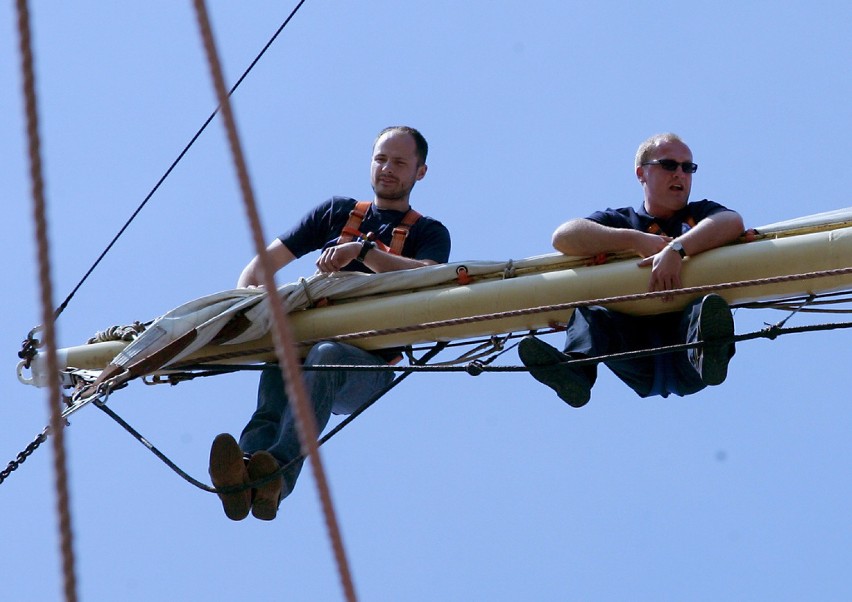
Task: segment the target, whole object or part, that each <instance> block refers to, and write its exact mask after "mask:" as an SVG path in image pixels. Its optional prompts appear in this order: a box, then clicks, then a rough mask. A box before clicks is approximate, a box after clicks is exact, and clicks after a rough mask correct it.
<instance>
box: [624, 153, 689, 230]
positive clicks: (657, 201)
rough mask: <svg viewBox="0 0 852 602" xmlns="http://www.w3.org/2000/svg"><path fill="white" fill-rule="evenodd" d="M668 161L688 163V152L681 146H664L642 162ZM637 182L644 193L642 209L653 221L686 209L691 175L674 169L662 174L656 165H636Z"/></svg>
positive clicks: (662, 170) (661, 170) (681, 168)
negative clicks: (652, 217)
mask: <svg viewBox="0 0 852 602" xmlns="http://www.w3.org/2000/svg"><path fill="white" fill-rule="evenodd" d="M661 159H672V160H674V161H677V162H678V163H683V162H685V161H690V162H691V161H692V152H691V151H690V150H689V147H688V146H686V145H685V144H684V143H682V142H677V141H671V142H664V143H663V144H661V145H659V146H658V147H657V148H655V149H654V150H653V152H651V155H650V156H649V157H648V158H647V159H646V161H659V160H661ZM636 175H637V177H638V178H639V182H640V183H641V184H642V187H643V188H644V189H645V209H647V210H648V211H649V212H650V213H651V214H652V215H655V216H656V217H668V216H669V215H671V214H672V213H674V212H675V211H677V210H678V209H681V208H683V207H684V206H686V203H687V201H688V200H689V192H690V190H691V189H692V174H691V173H686V172H684V171H683V167H681V166H678V167H677V169H675V171H666V170H665V169H663V168H662V166H660V165H644V166H642V165H640V166H639V167H637V168H636Z"/></svg>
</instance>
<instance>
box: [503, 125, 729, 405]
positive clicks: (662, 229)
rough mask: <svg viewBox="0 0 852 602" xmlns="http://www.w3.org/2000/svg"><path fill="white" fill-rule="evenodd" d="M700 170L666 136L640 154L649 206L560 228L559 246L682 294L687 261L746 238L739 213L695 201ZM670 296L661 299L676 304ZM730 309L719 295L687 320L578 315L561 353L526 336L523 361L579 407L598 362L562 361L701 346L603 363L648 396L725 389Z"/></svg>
mask: <svg viewBox="0 0 852 602" xmlns="http://www.w3.org/2000/svg"><path fill="white" fill-rule="evenodd" d="M697 169H698V165H696V164H695V163H693V161H692V152H691V151H690V149H689V147H688V146H687V145H686V144H685V143H684V142H683V140H681V139H680V138H679V137H678V136H676V135H675V134H659V135H656V136H652V137H651V138H649V139H648V140H646V141H645V142H643V143H642V144H641V145H640V146H639V149H638V151H637V152H636V160H635V170H636V177H637V178H638V180H639V183H640V184H641V185H642V188H643V189H644V192H645V199H644V202H643V203H642V205H640V206H639V207H638V208H636V209H633V208H630V207H626V208H623V209H607V210H606V211H598V212H596V213H593V214H592V215H590V216H589V217H587V218H579V219H573V220H570V221H568V222H566V223H564V224H562V225H561V226H559V228H557V229H556V232H554V234H553V246H554V247H555V248H556V250H557V251H561V252H562V253H565V254H566V255H577V256H594V255H598V254H600V253H609V252H632V253H635V254H636V255H638V256H639V257H642V260H641V261H639V264H638V265H639V266H641V267H647V268H650V279H649V283H648V290H649V291H670V290H674V289H677V288H680V287H681V267H682V264H683V261H684V259H685V258H687V257H691V256H694V255H698V254H699V253H702V252H704V251H707V250H708V249H713V248H715V247H719V246H721V245H724V244H726V243H728V242H731V241H733V240H734V239H736V238H737V237H738V236H739V235H740V234H742V232H743V221H742V218H741V217H740V216H739V214H737V213H735V212H734V211H731V210H729V209H727V208H726V207H723V206H722V205H720V204H718V203H714V202H713V201H708V200H706V199H705V200H702V201H697V202H692V203H690V202H688V200H689V193H690V189H691V187H692V175H693V174H694V173H695V172H696V170H697ZM671 299H672V297H667V298H664V299H663V300H664V301H671ZM733 334H734V322H733V317H732V315H731V310H730V308H729V307H728V305H727V303H726V302H725V300H724V299H722V298H721V297H720V296H719V295H715V294H710V295H707V296H705V297H703V298H699V299H696V300H694V301H692V303H690V304H689V305H688V306H687V307H686V309H685V310H683V311H682V312H671V313H664V314H660V315H654V316H630V315H626V314H623V313H619V312H616V311H612V310H609V309H606V308H604V307H599V306H592V307H581V308H579V309H577V310H576V311H575V312H574V313H573V314H572V316H571V319H570V321H569V323H568V328H567V341H566V343H565V347H564V350H563V352H560V351H558V350H557V349H555V348H553V347H551V346H550V345H548V344H547V343H544V342H543V341H541V340H539V339H537V338H535V337H533V336H528V337H526V338H524V339H522V340H521V343H520V344H519V346H518V355H519V356H520V358H521V361H522V362H523V363H524V365H526V366H527V367H528V368H530V373H531V374H532V375H533V377H534V378H535V379H536V380H538V381H540V382H542V383H544V384H545V385H547V386H549V387H550V388H552V389H553V390H554V391H556V393H557V395H558V396H559V397H560V399H562V400H563V401H565V402H566V403H568V404H569V405H571V406H573V407H576V408H579V407H582V406H584V405H585V404H586V403H587V402H588V401H589V399H590V397H591V390H592V386H593V385H594V383H595V379H596V378H597V365H596V364H594V363H590V364H580V365H574V366H571V365H567V364H566V363H565V362H567V361H570V360H579V359H585V358H589V357H599V356H604V355H610V354H615V353H621V352H629V351H637V350H641V349H649V348H653V347H660V346H668V345H674V344H683V343H684V342H687V343H695V342H703V345H702V346H699V347H695V348H691V349H689V350H688V351H679V352H675V353H669V354H664V355H652V356H646V357H639V358H635V359H626V360H611V361H605V362H604V363H605V364H606V365H607V367H609V368H610V370H612V371H613V372H614V373H615V374H616V376H618V377H619V378H620V379H621V380H622V381H624V382H625V383H626V384H627V385H628V386H630V388H631V389H633V390H634V391H635V392H636V393H637V394H639V396H641V397H649V396H652V395H661V396H663V397H668V395H669V394H670V393H674V394H676V395H681V396H683V395H690V394H692V393H696V392H698V391H700V390H701V389H703V388H705V387H706V386H707V385H718V384H721V383H722V382H723V381H724V380H725V378H726V376H727V369H728V361H729V360H730V358H731V357H732V356H733V355H734V345H733V343H732V342H731V338H732V337H733Z"/></svg>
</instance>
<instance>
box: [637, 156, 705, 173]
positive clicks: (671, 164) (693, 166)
mask: <svg viewBox="0 0 852 602" xmlns="http://www.w3.org/2000/svg"><path fill="white" fill-rule="evenodd" d="M642 165H659V166H660V167H662V168H663V169H665V170H666V171H677V166H678V165H680V168H681V169H682V170H683V173H695V172H696V171H698V164H697V163H693V162H692V161H684V162H683V163H678V162H677V161H675V160H674V159H655V160H653V161H646V162H645V163H643V164H642Z"/></svg>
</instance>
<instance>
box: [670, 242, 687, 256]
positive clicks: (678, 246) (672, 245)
mask: <svg viewBox="0 0 852 602" xmlns="http://www.w3.org/2000/svg"><path fill="white" fill-rule="evenodd" d="M668 247H669V248H670V249H671V250H672V251H677V254H678V255H680V258H681V259H683V258H684V257H686V251H684V250H683V245H682V244H680V241H679V240H673V241H671V242H670V243H669V244H668Z"/></svg>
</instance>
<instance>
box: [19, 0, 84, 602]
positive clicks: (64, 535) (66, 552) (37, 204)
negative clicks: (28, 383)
mask: <svg viewBox="0 0 852 602" xmlns="http://www.w3.org/2000/svg"><path fill="white" fill-rule="evenodd" d="M16 4H17V11H18V35H19V36H20V52H21V72H22V75H23V87H24V89H23V93H24V101H25V107H26V108H25V112H26V122H27V146H28V151H29V161H30V179H31V183H32V197H33V220H34V222H35V230H36V232H35V235H36V242H37V247H38V266H39V269H38V276H39V284H40V288H41V307H42V321H43V323H44V343H45V346H46V353H47V370H48V374H50V386H49V390H48V394H47V401H48V405H49V407H50V430H51V432H52V433H53V439H52V448H53V469H54V472H55V487H56V498H57V499H56V506H57V513H58V515H59V532H60V550H61V556H62V575H63V584H64V593H65V599H66V600H67V601H68V602H74V601H76V600H77V579H76V575H75V571H74V550H73V547H72V543H73V540H72V534H71V510H70V504H69V499H68V472H67V467H66V461H65V437H64V432H65V429H64V424H63V423H62V420H61V416H60V411H59V400H61V399H62V395H61V392H60V387H59V372H58V370H59V365H58V362H57V358H56V333H55V324H54V322H53V313H52V311H51V307H53V301H52V299H53V286H52V282H51V279H50V252H49V242H48V238H47V218H46V215H45V214H46V211H45V198H44V179H43V169H42V162H41V142H40V139H39V133H38V129H39V128H38V125H39V124H38V110H37V104H36V87H35V69H34V67H33V52H32V36H31V30H30V15H29V7H28V5H27V2H26V0H17V2H16ZM33 449H34V448H33Z"/></svg>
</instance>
